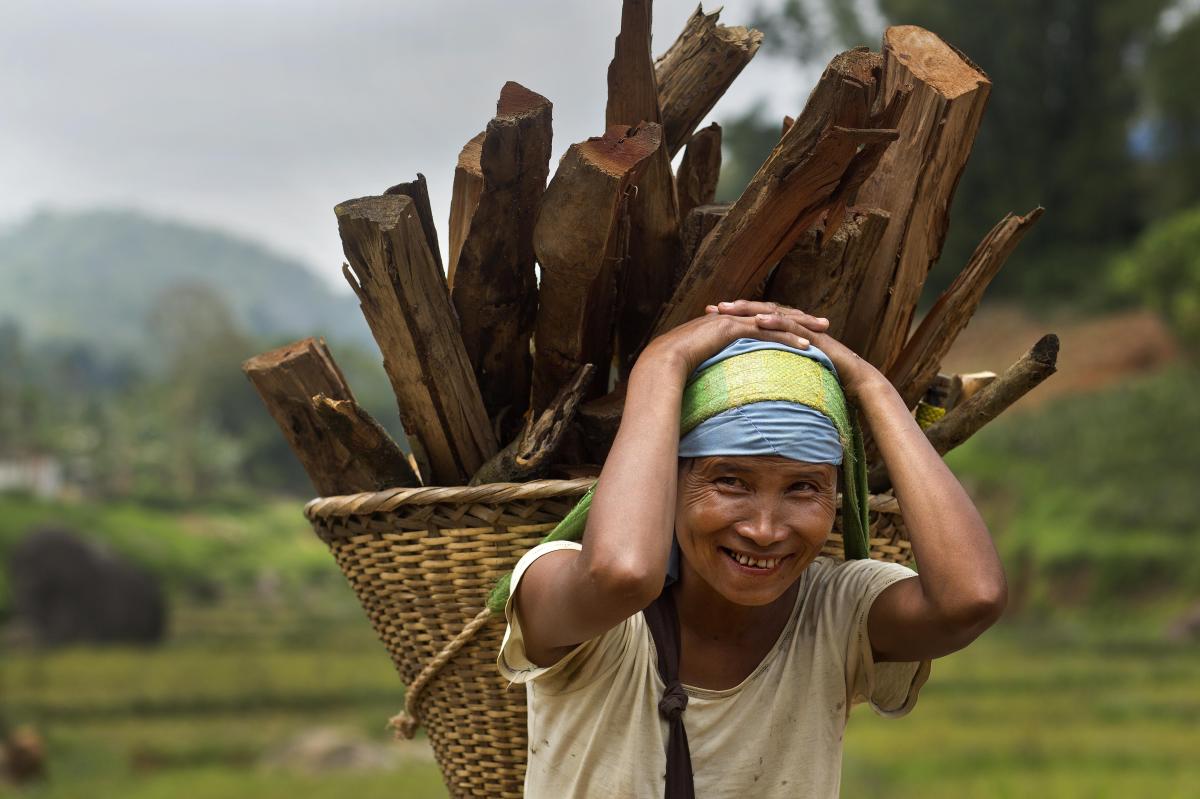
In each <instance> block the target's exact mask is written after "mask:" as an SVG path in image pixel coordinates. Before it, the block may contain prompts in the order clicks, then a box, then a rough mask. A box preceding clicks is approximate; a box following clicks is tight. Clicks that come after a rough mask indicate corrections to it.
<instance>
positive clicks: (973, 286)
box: [887, 208, 1042, 408]
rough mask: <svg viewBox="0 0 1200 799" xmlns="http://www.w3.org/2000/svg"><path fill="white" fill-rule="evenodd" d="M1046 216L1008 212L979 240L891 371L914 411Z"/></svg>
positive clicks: (907, 403) (888, 373)
mask: <svg viewBox="0 0 1200 799" xmlns="http://www.w3.org/2000/svg"><path fill="white" fill-rule="evenodd" d="M1041 215H1042V209H1041V208H1035V209H1033V210H1032V211H1030V212H1029V213H1028V214H1025V215H1024V216H1016V215H1014V214H1008V215H1006V216H1005V217H1004V218H1003V219H1002V220H1000V221H999V222H998V223H997V224H996V226H995V227H993V228H992V230H991V232H989V233H988V234H987V236H985V237H984V239H983V241H981V242H979V246H977V247H976V248H975V252H974V253H973V254H972V255H971V258H970V260H969V261H967V265H966V267H965V268H964V269H963V271H962V272H960V273H959V275H958V277H957V278H955V280H954V282H953V283H951V284H950V287H949V288H947V289H946V290H945V291H944V292H942V296H940V297H938V300H937V302H936V303H934V306H933V308H931V309H930V310H929V313H927V314H925V318H924V319H922V320H921V324H920V326H918V327H917V330H916V332H915V333H913V334H912V336H911V337H910V338H909V340H908V344H906V345H905V347H904V350H903V351H902V352H901V353H900V355H899V356H898V357H897V358H896V362H895V363H894V364H893V365H892V367H891V368H890V369H889V370H888V372H887V376H888V379H889V380H891V381H892V385H894V386H896V390H897V391H899V392H900V396H901V397H902V398H903V399H904V402H905V404H906V405H908V407H910V408H912V407H914V406H915V405H916V404H917V400H919V399H920V398H921V397H922V395H924V394H925V389H927V388H928V387H929V383H930V382H931V381H932V380H933V379H934V377H935V376H936V375H937V370H938V367H939V366H941V363H942V358H943V357H945V355H946V353H947V352H949V351H950V346H951V345H952V344H953V343H954V340H955V339H956V338H957V337H958V334H959V333H961V332H962V331H963V329H964V328H965V327H966V326H967V323H968V322H970V321H971V317H972V316H973V315H974V314H975V309H976V308H978V307H979V302H980V301H981V300H982V299H983V292H984V290H985V289H986V288H987V286H988V284H989V283H991V282H992V278H994V277H995V276H996V274H997V273H999V271H1000V267H1002V266H1003V265H1004V262H1005V261H1006V260H1007V259H1008V256H1009V255H1010V254H1012V251H1013V250H1014V249H1016V247H1017V244H1019V243H1020V241H1021V239H1022V238H1024V236H1025V234H1026V233H1027V232H1029V229H1030V228H1032V227H1033V224H1034V223H1035V222H1037V220H1038V218H1039V217H1040V216H1041Z"/></svg>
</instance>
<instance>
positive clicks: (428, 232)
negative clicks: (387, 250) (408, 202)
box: [383, 172, 443, 269]
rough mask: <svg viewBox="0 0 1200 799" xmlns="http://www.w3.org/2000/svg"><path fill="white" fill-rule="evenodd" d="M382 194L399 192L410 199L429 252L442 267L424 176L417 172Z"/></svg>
mask: <svg viewBox="0 0 1200 799" xmlns="http://www.w3.org/2000/svg"><path fill="white" fill-rule="evenodd" d="M383 193H384V194H400V195H403V196H405V197H409V198H411V199H412V201H413V203H414V204H415V205H416V207H417V217H418V218H420V220H421V231H422V232H423V233H424V234H425V243H426V244H428V245H429V252H430V254H432V255H433V260H434V261H436V262H437V265H438V269H442V268H443V267H442V250H441V247H439V246H438V237H437V228H436V227H435V226H434V224H433V209H432V208H430V206H429V187H428V186H427V185H426V184H425V176H424V175H422V174H421V173H420V172H418V173H417V179H416V180H413V181H409V182H408V183H397V184H396V185H395V186H392V187H391V188H389V189H387V190H386V191H384V192H383Z"/></svg>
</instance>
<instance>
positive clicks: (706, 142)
mask: <svg viewBox="0 0 1200 799" xmlns="http://www.w3.org/2000/svg"><path fill="white" fill-rule="evenodd" d="M720 176H721V126H720V125H718V124H717V123H716V122H714V123H712V124H711V125H709V126H708V127H707V128H701V129H700V130H698V131H696V132H695V133H693V134H692V138H690V139H688V144H687V147H686V148H685V149H684V151H683V160H682V161H680V162H679V172H678V173H677V174H676V175H675V193H676V195H677V196H678V197H679V218H680V219H687V215H688V214H689V213H691V211H692V209H693V208H696V207H697V206H700V205H708V204H709V203H711V202H712V201H713V198H714V197H716V196H717V179H718V178H719V177H720Z"/></svg>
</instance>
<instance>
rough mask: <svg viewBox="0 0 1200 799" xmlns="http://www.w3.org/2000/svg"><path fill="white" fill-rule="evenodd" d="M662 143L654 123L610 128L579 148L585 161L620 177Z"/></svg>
mask: <svg viewBox="0 0 1200 799" xmlns="http://www.w3.org/2000/svg"><path fill="white" fill-rule="evenodd" d="M661 142H662V126H661V125H659V124H657V123H654V122H643V123H640V124H638V125H634V126H632V127H631V126H629V125H612V126H610V127H609V128H608V130H606V131H605V132H604V135H603V136H593V137H592V138H590V139H588V140H587V141H585V142H583V143H581V144H580V145H579V149H580V151H581V153H582V154H583V155H584V157H585V158H586V159H587V160H588V162H589V163H590V164H591V165H592V166H593V167H595V168H596V169H600V170H603V171H604V172H605V173H607V174H609V175H616V176H621V175H625V174H627V173H628V172H629V171H630V170H632V169H633V168H634V167H636V166H637V165H638V164H640V163H641V162H642V161H644V160H646V159H647V158H649V157H650V155H651V154H652V153H653V152H654V151H655V150H657V149H658V146H659V144H660V143H661Z"/></svg>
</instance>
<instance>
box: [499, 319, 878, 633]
mask: <svg viewBox="0 0 1200 799" xmlns="http://www.w3.org/2000/svg"><path fill="white" fill-rule="evenodd" d="M735 409H737V411H738V412H735ZM787 411H792V413H790V414H789V413H787ZM813 411H815V412H816V413H812V412H813ZM798 412H802V413H798ZM805 414H807V415H808V416H809V417H817V419H818V420H819V423H820V425H822V426H824V428H825V429H826V430H828V426H829V423H830V422H831V423H832V425H833V427H834V428H835V429H836V431H837V438H838V439H840V441H841V452H840V453H836V449H837V447H836V442H835V445H834V452H835V453H836V454H837V455H840V457H838V458H836V459H834V458H831V457H829V447H828V443H827V442H825V448H824V450H823V452H824V453H826V454H823V455H821V456H813V455H812V454H809V453H812V452H813V451H814V450H813V445H814V444H816V445H817V451H822V450H821V448H820V444H821V443H822V442H813V441H811V440H806V437H809V438H811V437H814V436H812V434H811V432H809V431H811V429H812V428H811V427H809V426H808V424H810V423H811V420H805V419H804V418H803V417H804V415H805ZM735 417H745V418H735ZM756 419H757V421H756ZM826 420H828V421H826ZM722 421H731V422H734V423H735V427H733V428H732V429H733V430H734V431H737V430H738V429H739V428H738V427H737V426H736V425H742V426H743V429H747V430H753V431H754V433H755V434H756V435H754V436H738V440H737V443H736V444H734V445H732V446H720V445H718V446H716V447H715V449H719V450H720V451H714V447H713V445H712V444H711V443H707V444H706V445H705V446H707V449H704V448H703V447H701V448H700V449H697V447H696V446H695V445H692V446H691V447H690V449H689V448H688V445H689V444H692V442H694V440H695V438H696V436H697V434H704V433H705V431H706V430H708V429H709V428H711V427H712V426H714V425H715V424H718V423H720V422H722ZM766 422H769V423H771V424H774V425H775V427H776V428H777V429H778V428H782V429H784V430H785V431H786V432H785V433H784V434H783V435H779V434H772V431H771V430H769V429H768V430H766V431H765V432H763V428H764V427H766V424H764V423H766ZM821 432H823V431H821ZM728 433H729V431H724V432H713V433H712V434H711V435H710V438H711V437H712V436H715V437H716V438H717V439H719V438H720V436H721V435H728ZM735 434H736V432H735ZM680 436H681V445H682V446H681V453H684V452H685V451H687V452H688V453H689V454H691V455H699V454H706V455H707V454H711V455H739V454H781V455H783V456H785V457H794V458H795V459H797V460H807V461H811V462H818V463H834V464H837V463H839V462H840V463H841V466H842V474H843V478H844V479H843V482H842V538H843V541H844V546H845V551H846V557H847V558H848V559H855V558H865V557H867V556H868V551H869V542H868V532H867V530H868V523H867V472H866V458H865V455H864V452H863V442H862V434H861V431H860V430H859V427H858V423H857V419H856V414H855V412H854V409H853V408H851V407H849V406H848V404H847V401H846V397H845V395H844V393H843V392H842V387H841V384H840V383H839V382H838V378H837V373H836V370H835V369H834V367H833V364H832V362H830V360H829V358H828V356H826V355H825V353H823V352H821V351H820V350H819V349H817V348H816V347H809V348H807V349H805V350H798V349H793V348H791V347H785V346H784V345H781V344H772V343H768V342H762V341H758V340H755V339H739V340H738V341H736V342H734V343H733V344H731V345H730V346H729V347H727V348H725V349H724V350H722V351H721V352H720V353H718V354H717V355H716V356H714V357H713V358H710V359H709V360H708V361H705V362H704V363H703V364H701V366H700V368H699V369H697V370H696V372H695V373H694V374H693V376H692V379H691V380H690V381H689V383H688V385H687V387H686V388H685V389H684V394H683V405H682V408H681V413H680ZM831 436H832V431H830V433H829V434H828V435H824V436H821V435H817V436H815V437H817V438H822V437H823V438H825V439H828V438H830V437H831ZM751 437H753V438H756V439H758V441H749V439H750V438H751ZM594 492H595V487H593V488H591V489H589V490H588V492H587V493H586V494H584V496H583V498H582V499H580V500H579V503H578V504H577V505H576V506H575V507H574V508H573V509H572V510H571V511H570V513H568V514H567V516H566V517H565V518H564V519H563V520H562V521H561V522H560V523H559V524H558V526H557V527H555V528H554V529H553V530H552V531H551V532H550V533H549V534H548V535H547V536H546V537H545V538H544V539H542V542H543V543H545V542H547V541H580V540H582V538H583V532H584V528H585V527H586V526H587V515H588V510H589V508H590V507H591V502H592V494H593V493H594ZM510 580H511V575H505V576H504V577H503V578H501V580H500V582H499V583H498V584H497V585H496V587H495V589H493V591H492V593H491V596H490V597H489V598H488V606H489V607H490V608H491V609H492V610H493V611H495V612H497V613H500V612H503V610H504V605H505V603H506V602H507V601H508V593H509V583H510Z"/></svg>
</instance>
